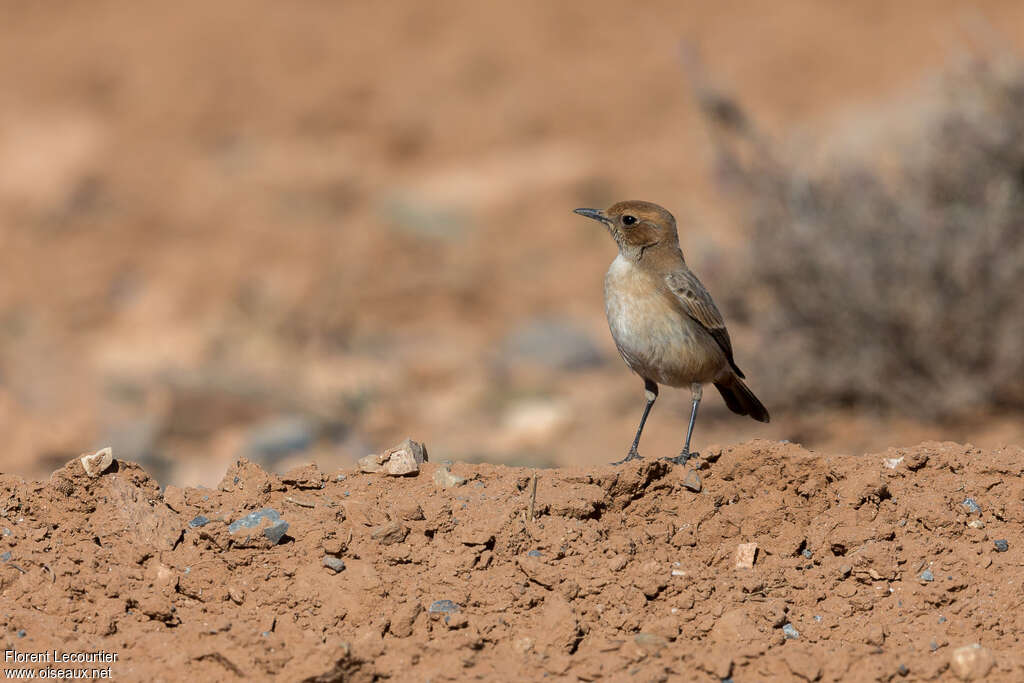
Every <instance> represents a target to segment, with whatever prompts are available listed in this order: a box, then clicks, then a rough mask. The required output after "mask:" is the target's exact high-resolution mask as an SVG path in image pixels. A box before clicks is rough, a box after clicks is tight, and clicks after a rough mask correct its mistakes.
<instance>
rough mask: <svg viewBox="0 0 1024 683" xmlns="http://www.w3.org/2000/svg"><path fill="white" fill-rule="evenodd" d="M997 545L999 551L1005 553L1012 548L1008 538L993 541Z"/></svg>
mask: <svg viewBox="0 0 1024 683" xmlns="http://www.w3.org/2000/svg"><path fill="white" fill-rule="evenodd" d="M993 543H994V544H995V546H996V552H997V553H1005V552H1006V551H1007V550H1009V549H1010V544H1009V542H1008V541H1007V540H1006V539H1003V538H1000V539H999V540H998V541H993Z"/></svg>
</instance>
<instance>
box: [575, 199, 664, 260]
mask: <svg viewBox="0 0 1024 683" xmlns="http://www.w3.org/2000/svg"><path fill="white" fill-rule="evenodd" d="M575 213H578V214H579V215H581V216H586V217H587V218H592V219H594V220H595V221H599V222H601V223H603V224H604V225H605V227H606V228H608V232H609V234H610V235H611V236H612V239H614V240H615V243H616V244H618V245H619V253H620V254H622V256H623V257H624V258H627V259H629V260H631V261H640V260H642V259H643V258H644V257H645V255H646V254H647V253H648V252H649V251H651V250H653V251H654V252H661V251H670V252H678V251H679V236H678V234H677V233H676V219H675V218H674V217H673V216H672V214H671V213H669V212H668V211H667V210H665V209H663V208H662V207H660V206H658V205H657V204H652V203H651V202H641V201H635V200H632V201H626V202H619V203H618V204H614V205H612V207H611V208H610V209H607V210H605V211H602V210H599V209H576V210H575Z"/></svg>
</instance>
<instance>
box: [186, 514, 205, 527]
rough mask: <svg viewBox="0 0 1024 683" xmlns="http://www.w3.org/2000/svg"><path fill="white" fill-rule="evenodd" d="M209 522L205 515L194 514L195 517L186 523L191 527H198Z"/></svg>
mask: <svg viewBox="0 0 1024 683" xmlns="http://www.w3.org/2000/svg"><path fill="white" fill-rule="evenodd" d="M209 523H210V520H209V519H207V518H206V517H205V516H203V515H196V516H195V517H193V518H192V520H191V521H190V522H189V523H188V525H189V526H190V527H191V528H193V529H198V528H199V527H203V526H206V525H207V524H209Z"/></svg>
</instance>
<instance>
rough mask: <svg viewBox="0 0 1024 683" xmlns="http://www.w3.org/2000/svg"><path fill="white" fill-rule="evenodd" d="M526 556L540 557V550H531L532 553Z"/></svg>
mask: <svg viewBox="0 0 1024 683" xmlns="http://www.w3.org/2000/svg"><path fill="white" fill-rule="evenodd" d="M526 554H527V555H529V556H530V557H540V555H541V553H540V551H539V550H531V551H530V552H528V553H526Z"/></svg>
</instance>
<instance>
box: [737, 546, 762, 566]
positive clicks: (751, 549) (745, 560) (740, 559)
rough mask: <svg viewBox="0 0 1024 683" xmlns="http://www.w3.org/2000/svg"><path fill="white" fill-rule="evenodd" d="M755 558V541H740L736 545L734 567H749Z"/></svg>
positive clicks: (752, 564)
mask: <svg viewBox="0 0 1024 683" xmlns="http://www.w3.org/2000/svg"><path fill="white" fill-rule="evenodd" d="M756 559H757V544H756V543H740V544H739V545H738V546H736V569H751V568H753V566H754V561H755V560H756Z"/></svg>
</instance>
